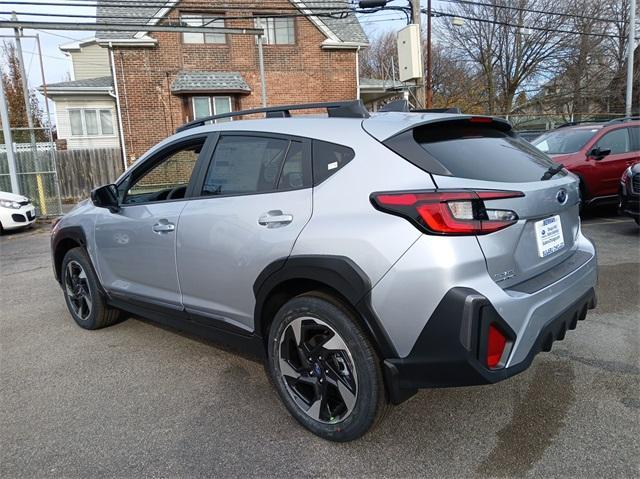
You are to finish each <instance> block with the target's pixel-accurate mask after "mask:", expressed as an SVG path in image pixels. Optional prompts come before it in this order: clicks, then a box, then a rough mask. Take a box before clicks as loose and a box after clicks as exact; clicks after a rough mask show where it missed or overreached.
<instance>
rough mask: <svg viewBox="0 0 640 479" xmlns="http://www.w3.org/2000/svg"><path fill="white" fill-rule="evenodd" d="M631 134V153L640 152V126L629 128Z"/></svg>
mask: <svg viewBox="0 0 640 479" xmlns="http://www.w3.org/2000/svg"><path fill="white" fill-rule="evenodd" d="M629 131H630V132H631V142H632V145H633V147H632V150H631V151H640V126H632V127H631V128H629Z"/></svg>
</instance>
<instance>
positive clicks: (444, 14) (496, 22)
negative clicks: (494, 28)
mask: <svg viewBox="0 0 640 479" xmlns="http://www.w3.org/2000/svg"><path fill="white" fill-rule="evenodd" d="M422 13H426V11H425V10H424V9H423V10H422ZM431 13H432V14H433V15H435V16H437V17H449V18H462V19H464V20H469V21H472V22H482V23H489V24H492V25H502V26H505V27H513V28H523V29H527V30H536V31H540V32H550V33H568V34H571V35H587V36H592V37H603V38H626V36H623V35H614V34H609V33H586V32H577V31H575V30H563V29H556V28H544V27H534V26H525V25H517V24H514V23H508V22H501V21H499V20H491V19H488V18H477V17H470V16H468V15H461V14H459V13H449V12H441V11H437V10H431Z"/></svg>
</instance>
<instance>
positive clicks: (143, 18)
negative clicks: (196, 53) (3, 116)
mask: <svg viewBox="0 0 640 479" xmlns="http://www.w3.org/2000/svg"><path fill="white" fill-rule="evenodd" d="M12 13H15V14H16V15H23V16H36V17H62V18H83V19H98V20H105V19H119V20H121V19H122V15H89V14H79V13H37V12H7V11H5V12H0V15H11V14H12ZM349 13H350V12H332V13H320V14H315V15H313V16H317V17H321V18H323V17H332V18H338V17H335V15H338V14H349ZM205 15H207V17H206V19H207V20H211V21H213V20H253V19H256V18H296V17H309V16H312V15H309V14H306V13H279V14H261V13H258V14H255V15H251V16H246V15H245V16H227V15H219V16H217V17H216V16H215V14H206V13H205ZM126 18H127V20H141V21H143V22H145V21H146V22H148V21H149V20H152V19H154V18H155V17H154V16H127V17H126Z"/></svg>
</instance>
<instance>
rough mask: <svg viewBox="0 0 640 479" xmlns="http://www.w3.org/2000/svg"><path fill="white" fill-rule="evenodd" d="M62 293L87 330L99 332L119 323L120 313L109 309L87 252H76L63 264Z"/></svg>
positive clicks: (68, 256)
mask: <svg viewBox="0 0 640 479" xmlns="http://www.w3.org/2000/svg"><path fill="white" fill-rule="evenodd" d="M60 274H61V276H62V277H61V280H62V289H63V291H64V298H65V301H66V302H67V308H69V312H70V313H71V316H72V317H73V319H74V320H75V322H76V323H77V324H78V326H80V327H81V328H84V329H100V328H105V327H107V326H111V325H112V324H115V323H117V322H118V320H119V317H120V311H119V310H117V309H115V308H111V307H110V306H108V305H107V302H106V300H105V297H104V295H103V294H102V292H101V291H100V288H99V286H98V278H97V276H96V274H95V272H94V270H93V266H92V265H91V261H90V260H89V256H88V255H87V253H86V251H85V250H84V249H82V248H73V249H71V250H69V251H68V252H67V254H66V255H65V256H64V259H63V260H62V269H61V273H60Z"/></svg>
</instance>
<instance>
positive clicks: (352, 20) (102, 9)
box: [96, 0, 368, 44]
mask: <svg viewBox="0 0 640 479" xmlns="http://www.w3.org/2000/svg"><path fill="white" fill-rule="evenodd" d="M120 3H122V4H124V3H126V4H128V5H131V6H132V7H133V6H138V8H132V7H129V6H127V7H120V6H112V5H113V3H110V2H107V0H98V7H97V14H96V15H97V16H98V23H108V22H110V21H111V20H109V19H110V18H111V19H112V18H118V23H125V24H126V23H129V24H140V23H141V20H140V17H143V18H152V17H153V16H155V15H156V13H158V12H159V11H160V10H161V9H159V8H158V7H155V6H152V7H149V3H145V2H144V1H142V2H139V1H135V0H120ZM170 3H173V2H167V4H170ZM296 3H297V2H296ZM303 5H304V1H303V2H301V3H300V6H301V7H303ZM311 5H313V7H308V6H306V5H304V6H305V7H307V9H308V10H309V11H311V13H312V14H314V13H315V14H318V13H322V12H326V11H327V10H326V9H327V8H335V9H336V10H341V11H344V10H346V9H348V8H349V7H350V3H349V1H348V0H329V1H325V2H321V1H314V2H312V3H311ZM314 8H315V9H314ZM101 17H104V18H101ZM105 18H106V20H105ZM317 18H318V20H319V21H320V22H322V23H323V24H324V25H325V26H326V27H327V28H328V29H329V30H330V31H331V32H332V33H333V34H334V35H335V36H336V37H338V38H339V39H340V41H342V42H349V43H352V42H353V43H362V44H367V43H368V40H367V35H366V34H365V33H364V31H363V30H362V26H361V25H360V22H359V21H358V19H357V18H356V16H355V14H353V13H350V14H348V15H346V16H345V17H344V18H337V17H323V16H320V17H317ZM134 35H135V32H106V31H99V32H96V36H97V38H98V39H101V40H102V39H103V40H113V39H116V38H117V39H130V38H133V37H134Z"/></svg>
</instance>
